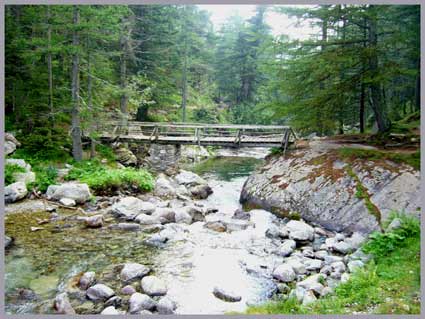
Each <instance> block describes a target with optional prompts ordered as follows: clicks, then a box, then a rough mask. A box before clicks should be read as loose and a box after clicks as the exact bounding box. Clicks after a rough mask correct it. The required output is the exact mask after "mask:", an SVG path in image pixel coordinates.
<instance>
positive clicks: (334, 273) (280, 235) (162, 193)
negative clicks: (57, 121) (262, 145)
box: [5, 157, 368, 314]
mask: <svg viewBox="0 0 425 319" xmlns="http://www.w3.org/2000/svg"><path fill="white" fill-rule="evenodd" d="M261 163H262V161H261V160H258V159H257V160H253V159H252V158H235V157H231V158H228V157H222V158H218V159H213V160H210V162H209V163H206V164H205V163H204V164H203V165H202V166H198V167H195V168H192V169H193V170H194V171H195V172H198V173H199V174H200V175H201V176H202V177H200V176H198V175H196V174H193V173H190V172H188V171H183V172H181V173H180V174H179V175H177V176H175V177H173V178H169V177H166V176H164V175H160V176H159V178H158V179H157V182H156V187H155V191H154V192H153V193H150V194H144V195H139V196H137V197H136V196H115V197H98V198H96V199H95V200H92V201H90V202H86V203H85V204H82V205H81V206H80V207H79V208H78V209H66V208H61V207H56V208H55V207H51V205H50V204H49V205H47V206H46V205H45V204H44V203H43V201H41V200H38V201H27V202H23V203H17V204H12V205H8V208H7V212H8V213H7V215H6V217H5V226H6V235H7V236H9V237H10V238H12V239H13V242H11V243H10V244H9V246H8V248H7V250H6V278H5V281H6V311H7V312H8V313H78V314H96V313H103V314H114V313H115V314H117V313H140V314H146V313H161V314H168V313H178V314H220V313H225V312H231V311H244V310H245V309H246V307H247V306H248V305H253V304H258V303H262V302H265V301H267V300H270V299H272V298H288V297H289V296H294V297H296V298H298V300H299V301H300V302H303V303H305V304H307V303H309V302H312V301H314V300H316V299H317V298H320V296H323V295H326V294H328V293H330V292H332V290H333V288H334V287H335V286H336V285H337V284H338V283H339V282H340V281H341V280H342V281H344V280H347V278H348V277H349V273H350V272H351V271H353V270H354V269H355V268H356V267H360V266H362V265H363V264H364V262H366V261H367V259H368V256H365V255H364V254H362V253H361V252H360V251H359V250H357V248H358V247H359V246H360V244H361V243H362V242H363V241H364V240H365V236H364V235H362V234H361V233H358V232H354V233H352V232H351V233H347V234H342V233H337V232H331V231H328V230H325V229H323V228H321V227H318V226H317V225H314V223H311V224H307V223H305V222H303V221H300V220H290V219H287V218H278V217H277V216H276V215H274V214H272V213H270V212H268V211H266V210H262V209H254V210H251V211H249V212H246V211H243V210H242V207H241V205H240V204H239V196H240V193H241V190H242V187H243V185H244V183H245V180H246V178H247V175H249V174H250V172H251V171H252V170H253V169H254V167H255V166H256V164H261ZM211 192H212V193H211ZM48 193H49V191H48ZM81 193H84V191H82V192H80V193H79V194H81ZM65 195H66V196H68V197H73V193H72V192H70V191H67V192H65V191H64V189H63V188H60V187H59V188H55V189H51V190H50V193H49V196H50V197H51V198H52V199H56V200H61V198H60V197H63V196H65ZM75 199H77V198H75V197H74V200H75ZM77 202H78V200H77ZM19 205H21V206H19ZM43 205H44V206H43ZM53 206H54V205H53ZM62 206H64V205H62ZM34 207H38V208H37V209H35V208H34ZM23 208H25V211H22V210H23ZM42 208H43V209H42Z"/></svg>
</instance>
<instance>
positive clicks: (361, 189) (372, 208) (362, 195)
mask: <svg viewBox="0 0 425 319" xmlns="http://www.w3.org/2000/svg"><path fill="white" fill-rule="evenodd" d="M346 171H347V174H348V175H349V176H351V177H352V178H353V179H354V180H355V182H356V193H355V196H356V197H357V198H358V199H363V200H364V203H365V206H366V208H367V210H368V212H369V213H370V214H372V215H373V216H375V217H376V220H377V221H378V223H379V225H381V212H380V211H379V209H378V207H376V205H374V204H373V203H372V201H371V200H370V195H369V193H368V191H367V188H366V187H365V186H364V185H363V184H362V182H361V181H360V179H359V177H358V176H357V175H356V174H355V173H354V171H353V169H352V167H351V166H350V165H347V167H346Z"/></svg>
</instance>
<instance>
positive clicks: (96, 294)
mask: <svg viewBox="0 0 425 319" xmlns="http://www.w3.org/2000/svg"><path fill="white" fill-rule="evenodd" d="M86 295H87V297H88V298H89V299H90V300H93V301H97V300H108V299H109V298H111V297H112V296H114V295H115V293H114V291H113V290H112V289H111V288H109V287H108V286H106V285H104V284H96V285H94V286H91V287H90V288H89V289H87V292H86Z"/></svg>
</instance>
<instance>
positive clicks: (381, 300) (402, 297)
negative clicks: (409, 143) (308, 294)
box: [247, 217, 420, 314]
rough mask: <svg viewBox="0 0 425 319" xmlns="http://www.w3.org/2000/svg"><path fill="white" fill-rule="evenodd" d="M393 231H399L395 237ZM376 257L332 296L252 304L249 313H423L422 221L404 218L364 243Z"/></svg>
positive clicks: (341, 285) (395, 232) (368, 250)
mask: <svg viewBox="0 0 425 319" xmlns="http://www.w3.org/2000/svg"><path fill="white" fill-rule="evenodd" d="M390 234H397V235H398V236H393V235H390ZM364 247H365V250H366V251H367V252H369V253H371V254H372V255H373V256H374V257H373V259H372V260H371V261H370V262H369V263H368V264H367V265H366V267H364V268H363V269H359V270H357V271H356V272H355V273H353V274H352V275H351V278H350V279H349V280H348V281H347V282H346V283H343V284H340V285H339V286H338V287H337V288H336V289H335V291H334V293H333V294H332V295H328V296H326V297H324V298H321V299H319V300H318V301H317V302H315V303H313V304H310V305H308V306H302V305H301V304H300V303H299V302H298V301H297V300H295V299H286V300H277V301H272V302H268V303H266V304H264V305H260V306H253V307H249V308H248V310H247V313H248V314H352V313H354V312H358V313H374V314H419V313H420V301H419V296H420V224H419V220H417V219H415V218H413V217H402V227H401V228H400V229H398V230H395V231H393V232H389V233H386V234H381V235H379V236H378V235H373V236H372V238H371V239H370V240H369V241H368V242H367V243H366V245H364Z"/></svg>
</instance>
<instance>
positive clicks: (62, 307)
mask: <svg viewBox="0 0 425 319" xmlns="http://www.w3.org/2000/svg"><path fill="white" fill-rule="evenodd" d="M54 306H55V309H56V311H57V313H59V314H64V315H75V310H74V308H72V305H71V302H70V301H69V298H68V294H67V293H66V292H63V293H61V294H59V295H57V296H56V298H55V302H54Z"/></svg>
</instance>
